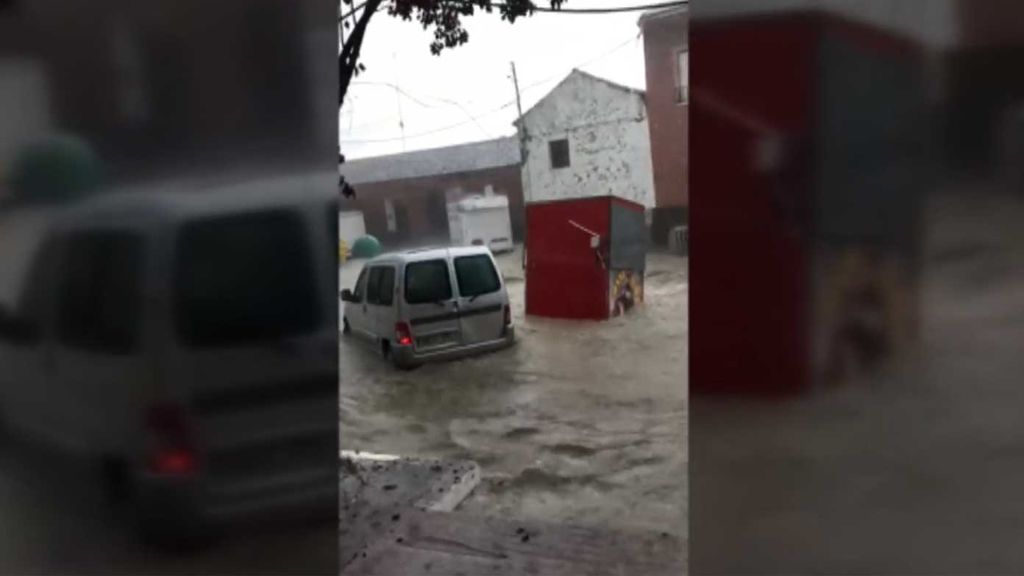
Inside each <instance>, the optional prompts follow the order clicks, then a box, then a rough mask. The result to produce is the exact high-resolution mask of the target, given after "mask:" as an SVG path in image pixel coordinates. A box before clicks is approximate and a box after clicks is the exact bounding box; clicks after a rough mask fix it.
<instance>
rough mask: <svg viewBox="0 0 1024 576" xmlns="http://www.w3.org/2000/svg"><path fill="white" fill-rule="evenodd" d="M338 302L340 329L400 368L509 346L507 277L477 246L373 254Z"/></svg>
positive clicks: (511, 336)
mask: <svg viewBox="0 0 1024 576" xmlns="http://www.w3.org/2000/svg"><path fill="white" fill-rule="evenodd" d="M341 299H342V301H344V303H345V305H344V306H345V310H344V316H343V317H342V331H343V332H344V333H345V334H351V335H354V336H357V337H362V338H364V339H367V340H368V341H370V342H372V343H373V344H374V346H375V347H376V349H377V350H378V351H379V352H380V353H381V354H383V355H384V356H385V357H386V358H388V359H390V360H391V361H392V362H393V363H394V364H395V365H396V366H397V367H399V368H402V369H409V368H414V367H416V366H418V365H420V364H422V363H424V362H427V361H431V360H447V359H451V358H456V357H461V356H466V355H470V354H474V353H479V352H486V351H491V350H496V349H500V348H504V347H506V346H509V345H511V344H512V343H513V342H514V341H515V327H514V326H513V325H512V310H511V308H510V306H509V300H508V292H507V291H506V289H505V280H504V278H502V276H501V272H500V271H499V269H498V266H497V263H496V262H495V261H494V256H493V255H492V254H491V251H490V250H489V249H487V248H486V247H482V246H467V247H458V248H425V249H420V250H410V251H406V252H398V253H392V254H384V255H381V256H378V257H376V258H374V259H372V260H370V261H369V262H367V263H366V264H365V266H364V267H363V270H362V271H361V272H360V274H359V279H358V280H357V281H356V285H355V287H354V289H351V290H349V289H345V290H342V291H341Z"/></svg>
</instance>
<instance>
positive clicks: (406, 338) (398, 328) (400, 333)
mask: <svg viewBox="0 0 1024 576" xmlns="http://www.w3.org/2000/svg"><path fill="white" fill-rule="evenodd" d="M395 342H398V344H399V346H411V345H412V330H410V329H409V324H408V323H406V322H398V323H396V324H395Z"/></svg>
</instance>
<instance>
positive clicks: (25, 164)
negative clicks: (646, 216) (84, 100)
mask: <svg viewBox="0 0 1024 576" xmlns="http://www.w3.org/2000/svg"><path fill="white" fill-rule="evenodd" d="M102 172H103V171H102V168H101V165H100V160H99V157H98V156H97V155H96V153H95V152H94V151H93V149H92V147H91V146H89V144H88V143H87V142H85V141H83V140H81V139H79V138H76V137H73V136H51V137H47V138H43V139H40V140H37V141H35V142H32V143H30V144H28V145H26V146H24V147H23V148H21V150H19V151H18V152H17V154H16V155H15V158H14V162H13V165H12V168H11V173H10V176H9V180H8V184H9V186H10V189H11V191H12V192H13V195H14V197H15V198H17V199H18V200H20V201H24V202H37V201H38V202H51V201H61V200H70V199H73V198H76V197H79V196H84V195H86V194H88V193H90V192H93V191H95V190H96V189H97V188H99V187H100V184H101V183H102V179H103V178H102Z"/></svg>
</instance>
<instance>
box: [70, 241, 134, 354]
mask: <svg viewBox="0 0 1024 576" xmlns="http://www.w3.org/2000/svg"><path fill="white" fill-rule="evenodd" d="M64 243H65V249H64V258H63V266H62V268H63V270H62V275H61V277H60V279H59V280H58V284H57V339H58V341H59V342H61V343H62V344H64V345H67V346H69V347H75V348H80V349H84V350H92V351H99V352H109V353H116V354H130V353H132V352H134V351H135V350H137V349H138V345H139V334H140V327H141V322H140V314H141V312H142V254H143V252H142V248H143V243H142V238H140V237H139V236H138V235H137V234H135V233H131V232H120V231H117V232H115V231H104V232H79V233H73V234H70V235H68V236H66V237H65V238H64Z"/></svg>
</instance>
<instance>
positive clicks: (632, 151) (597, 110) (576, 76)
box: [523, 70, 654, 208]
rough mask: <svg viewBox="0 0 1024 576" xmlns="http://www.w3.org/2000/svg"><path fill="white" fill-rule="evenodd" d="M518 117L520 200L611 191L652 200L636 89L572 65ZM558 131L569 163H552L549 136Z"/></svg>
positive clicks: (644, 126) (555, 137) (647, 145)
mask: <svg viewBox="0 0 1024 576" xmlns="http://www.w3.org/2000/svg"><path fill="white" fill-rule="evenodd" d="M523 120H524V123H525V127H526V135H527V142H526V162H525V163H524V165H523V187H524V197H525V200H526V202H527V203H529V202H545V201H551V200H565V199H571V198H587V197H594V196H607V195H612V196H618V197H620V198H625V199H627V200H632V201H634V202H637V203H639V204H643V205H644V206H645V207H647V208H653V207H654V179H653V173H652V168H651V141H650V136H649V132H648V126H647V113H646V109H645V106H644V100H643V95H642V93H641V92H639V91H637V90H633V89H630V88H626V87H623V86H618V85H616V84H613V83H611V82H608V81H605V80H603V79H600V78H597V77H595V76H591V75H589V74H587V73H585V72H581V71H579V70H575V71H573V72H572V73H571V74H570V75H569V76H568V77H566V79H565V80H563V81H562V82H561V83H560V84H559V85H558V86H556V87H555V88H554V89H553V90H552V91H551V92H550V93H549V94H548V95H547V96H545V97H544V98H543V99H541V100H540V102H538V103H537V104H536V105H535V106H534V107H533V108H531V109H530V110H529V111H527V112H526V114H525V115H524V117H523ZM562 138H565V139H568V141H569V166H567V167H564V168H553V167H552V162H551V156H550V153H549V142H551V141H553V140H559V139H562Z"/></svg>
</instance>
